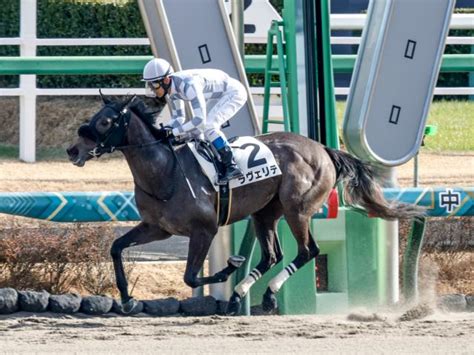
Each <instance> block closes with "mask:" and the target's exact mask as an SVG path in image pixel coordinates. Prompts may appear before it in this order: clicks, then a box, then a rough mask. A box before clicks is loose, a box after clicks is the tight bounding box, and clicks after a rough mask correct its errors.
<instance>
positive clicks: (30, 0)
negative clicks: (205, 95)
mask: <svg viewBox="0 0 474 355" xmlns="http://www.w3.org/2000/svg"><path fill="white" fill-rule="evenodd" d="M20 7H21V13H20V37H15V38H0V45H18V46H20V56H31V57H34V56H36V48H37V47H38V46H103V45H143V46H146V45H149V40H148V38H47V39H44V38H37V33H36V27H37V26H36V24H37V19H36V13H37V11H36V10H37V7H36V0H21V3H20ZM364 23H365V15H358V14H333V15H331V28H332V29H333V30H362V28H363V26H364ZM450 28H451V29H472V28H474V15H467V14H455V15H454V16H453V18H452V21H451V27H450ZM331 41H332V43H333V44H340V45H347V44H350V45H352V44H358V43H359V41H360V38H359V37H331ZM246 42H247V43H250V42H251V43H266V38H263V37H261V38H251V39H250V38H246ZM448 43H449V44H468V45H474V38H473V37H448ZM0 90H1V91H0V96H19V97H20V159H21V160H23V161H25V162H34V161H35V159H36V147H35V142H36V98H37V96H49V95H51V96H66V95H67V96H75V95H81V96H82V95H97V89H84V88H80V89H38V88H37V87H36V75H20V86H19V88H14V89H0ZM105 92H106V93H107V94H113V95H125V94H128V93H131V92H133V93H136V94H139V95H141V94H144V89H143V88H116V89H107V90H106V91H105ZM278 92H279V90H278V89H277V88H273V89H272V93H278ZM348 92H349V88H347V87H342V88H335V93H336V94H337V95H347V94H348ZM252 93H253V94H254V95H255V96H261V95H262V94H263V88H252ZM435 95H474V88H470V87H467V88H436V89H435ZM255 101H256V102H257V103H258V102H260V101H261V98H260V99H259V98H258V97H256V98H255ZM257 110H258V111H257V112H259V114H260V115H261V112H263V109H262V106H260V105H258V104H257ZM270 114H271V116H273V117H274V118H280V119H281V118H282V110H281V107H279V106H278V105H276V106H273V107H271V110H270Z"/></svg>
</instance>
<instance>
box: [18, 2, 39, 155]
mask: <svg viewBox="0 0 474 355" xmlns="http://www.w3.org/2000/svg"><path fill="white" fill-rule="evenodd" d="M20 7H21V10H20V37H21V45H20V56H22V57H23V56H33V57H34V56H36V0H21V3H20ZM20 90H21V92H22V95H21V96H20V159H21V160H23V161H25V162H27V163H34V162H35V160H36V75H20Z"/></svg>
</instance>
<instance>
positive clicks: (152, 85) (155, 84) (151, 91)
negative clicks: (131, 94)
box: [145, 81, 162, 97]
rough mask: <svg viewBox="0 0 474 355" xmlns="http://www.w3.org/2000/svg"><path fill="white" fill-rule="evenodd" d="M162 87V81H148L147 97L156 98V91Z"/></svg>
mask: <svg viewBox="0 0 474 355" xmlns="http://www.w3.org/2000/svg"><path fill="white" fill-rule="evenodd" d="M161 87H162V83H161V81H147V82H146V84H145V95H146V96H148V97H156V90H158V89H159V88H161Z"/></svg>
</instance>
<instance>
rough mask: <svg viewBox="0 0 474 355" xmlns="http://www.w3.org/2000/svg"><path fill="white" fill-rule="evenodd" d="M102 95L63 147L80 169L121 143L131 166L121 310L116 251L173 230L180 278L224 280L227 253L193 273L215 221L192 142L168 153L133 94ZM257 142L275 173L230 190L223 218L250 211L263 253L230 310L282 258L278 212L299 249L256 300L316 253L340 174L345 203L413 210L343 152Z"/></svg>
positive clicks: (268, 306)
mask: <svg viewBox="0 0 474 355" xmlns="http://www.w3.org/2000/svg"><path fill="white" fill-rule="evenodd" d="M103 100H104V107H103V108H102V109H101V110H100V111H99V112H98V113H97V114H95V115H94V116H93V117H92V119H91V121H90V123H88V124H86V125H83V126H81V127H80V128H79V131H78V135H79V137H78V139H77V141H76V142H75V143H74V144H73V145H71V146H70V147H69V148H68V150H67V153H68V155H69V159H70V160H71V162H73V164H75V165H77V166H83V165H84V164H85V162H86V161H87V160H89V159H91V158H92V157H99V156H100V155H102V154H103V153H108V152H111V151H113V150H115V149H117V150H121V151H122V153H123V154H124V155H125V158H126V160H127V162H128V165H129V166H130V169H131V171H132V175H133V179H134V183H135V199H136V204H137V207H138V210H139V212H140V216H141V223H140V224H138V225H137V226H136V227H135V228H133V229H132V230H131V231H129V232H128V233H126V234H125V235H123V236H122V237H120V238H118V239H117V240H116V241H115V242H114V243H113V245H112V249H111V255H112V258H113V263H114V267H115V275H116V281H117V287H118V289H119V290H120V295H121V301H122V305H123V309H124V311H126V312H129V311H131V310H132V309H133V308H134V307H135V305H136V303H137V302H136V301H135V300H134V299H133V298H131V297H130V296H129V293H128V289H127V280H126V278H125V274H124V270H123V264H122V258H121V254H122V251H123V249H125V248H127V247H130V246H134V245H139V244H144V243H149V242H152V241H156V240H163V239H166V238H169V237H170V236H171V235H183V236H188V237H189V238H190V242H189V252H188V258H187V264H186V271H185V274H184V281H185V283H186V284H187V285H189V286H190V287H198V286H202V285H205V284H210V283H217V282H223V281H226V280H227V278H228V277H229V275H230V274H231V273H232V272H233V271H235V270H236V269H237V268H238V267H239V266H240V265H241V264H242V263H243V260H240V259H238V258H231V259H229V262H228V266H227V267H226V268H225V269H223V270H222V271H220V272H218V273H216V274H215V275H212V276H209V277H199V272H200V270H201V268H202V266H203V263H204V260H205V258H206V255H207V253H208V251H209V247H210V245H211V242H212V240H213V238H214V236H215V235H216V233H217V230H218V227H219V226H218V223H217V212H216V206H217V194H216V193H215V191H214V188H213V187H212V185H211V183H210V182H209V180H208V179H207V177H206V176H204V175H203V173H202V172H201V168H200V167H199V165H198V163H197V161H196V160H195V158H194V156H193V154H192V153H191V151H190V149H189V148H187V146H186V145H182V146H181V147H179V148H176V151H175V152H173V151H172V148H170V145H169V144H168V137H167V132H168V131H167V130H165V129H157V128H155V127H154V126H153V123H154V122H153V117H152V115H150V114H148V113H147V112H146V107H145V105H144V104H143V102H141V101H140V100H138V99H134V100H127V101H124V102H121V101H117V100H115V101H114V100H110V99H107V98H105V97H103ZM257 139H259V140H260V141H261V142H263V143H265V144H266V145H267V146H268V147H269V148H270V149H271V151H272V152H273V154H274V155H275V158H276V161H277V163H278V164H279V166H280V168H281V171H282V175H280V176H277V177H273V178H270V179H267V180H264V181H261V182H256V183H254V184H250V185H245V186H242V187H239V188H237V189H236V190H235V191H234V194H233V198H232V210H231V214H230V218H229V221H228V223H229V224H230V223H233V222H235V221H238V220H241V219H243V218H245V217H247V216H249V215H250V216H251V217H252V220H253V223H254V227H255V231H256V237H257V238H258V241H259V242H260V246H261V249H262V259H261V261H260V263H259V264H258V265H257V266H256V268H255V269H254V270H252V272H251V273H250V275H249V276H248V277H247V278H246V279H244V280H243V281H242V282H241V283H240V284H239V285H238V286H237V287H236V288H235V290H234V293H233V295H232V297H231V299H230V302H229V306H228V313H229V314H235V313H237V312H238V311H239V308H240V300H241V299H242V297H244V296H245V294H246V293H247V292H248V290H249V288H250V287H251V286H252V284H253V283H254V282H255V281H256V280H257V279H258V278H260V277H261V276H262V275H263V274H264V273H265V272H267V271H268V270H269V269H270V268H271V267H272V266H274V265H276V264H277V263H278V262H280V261H281V260H282V257H283V255H282V251H281V248H280V244H279V241H278V236H277V223H278V221H279V219H280V218H281V217H282V216H284V217H285V219H286V221H287V222H288V225H289V226H290V228H291V231H292V233H293V235H294V237H295V239H296V242H297V243H298V254H297V256H296V258H295V259H294V260H293V262H292V263H291V264H290V265H288V266H287V267H286V268H285V270H284V271H282V272H281V273H280V274H278V276H277V277H275V278H274V280H272V281H271V282H270V283H269V287H268V289H267V291H266V293H265V295H264V297H263V308H264V310H266V311H268V312H271V311H274V310H275V309H276V307H277V304H276V297H275V293H276V292H278V290H279V288H280V287H281V285H282V284H283V282H284V281H285V280H286V279H287V278H288V277H290V276H291V275H292V274H293V273H294V272H296V270H298V269H299V268H301V267H302V266H303V265H305V264H306V263H307V262H308V261H310V260H311V259H313V258H315V257H316V256H317V255H318V253H319V248H318V245H317V243H316V242H315V240H314V239H313V237H312V236H311V233H310V231H309V222H310V218H311V216H312V215H313V214H314V213H315V212H316V211H318V210H319V209H320V208H321V206H322V204H323V203H324V201H325V200H326V198H327V197H328V194H329V193H330V191H331V189H332V188H333V187H334V186H335V185H336V183H337V182H338V181H340V180H344V181H345V182H346V184H345V192H346V195H347V197H346V201H347V202H348V203H351V204H354V205H360V206H362V207H364V208H365V209H366V210H367V211H368V213H370V214H371V215H374V216H379V217H382V218H387V219H393V218H400V217H413V216H417V215H419V214H420V210H419V209H417V208H416V207H413V206H409V205H401V204H391V205H390V204H388V203H387V201H385V200H384V198H383V194H382V192H381V190H380V186H379V185H378V184H377V182H376V181H375V175H374V172H373V170H372V168H371V167H370V166H369V165H367V164H365V163H363V162H361V161H360V160H358V159H356V158H354V157H352V156H351V155H349V154H347V153H344V152H342V151H336V150H332V149H329V148H326V147H324V146H322V145H321V144H319V143H317V142H315V141H313V140H310V139H308V138H305V137H303V136H299V135H296V134H292V133H272V134H265V135H261V136H258V137H257ZM176 157H177V158H176ZM177 159H178V160H179V161H177ZM180 165H181V166H183V167H185V168H186V169H185V170H186V176H187V178H188V179H189V182H190V183H191V185H192V186H193V190H194V192H195V194H196V198H193V196H192V194H191V191H190V189H189V187H188V184H187V182H186V180H185V177H184V175H183V174H182V172H181V171H180ZM111 174H113V172H111Z"/></svg>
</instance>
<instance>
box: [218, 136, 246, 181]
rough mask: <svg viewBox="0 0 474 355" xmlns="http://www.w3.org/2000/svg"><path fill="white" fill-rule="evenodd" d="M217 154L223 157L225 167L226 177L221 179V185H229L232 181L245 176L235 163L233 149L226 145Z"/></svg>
mask: <svg viewBox="0 0 474 355" xmlns="http://www.w3.org/2000/svg"><path fill="white" fill-rule="evenodd" d="M217 152H218V153H219V156H220V157H221V161H222V163H223V165H224V167H225V172H224V176H222V178H220V179H219V181H218V183H219V185H224V184H227V182H229V181H230V180H232V179H237V178H240V177H242V176H243V174H242V170H240V168H239V166H238V165H237V164H236V163H235V160H234V155H233V154H232V149H231V148H230V147H229V146H228V145H227V144H226V145H225V146H224V147H222V148H221V149H218V150H217Z"/></svg>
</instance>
